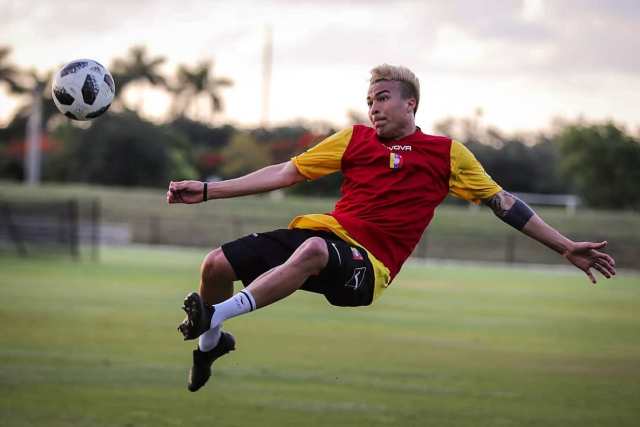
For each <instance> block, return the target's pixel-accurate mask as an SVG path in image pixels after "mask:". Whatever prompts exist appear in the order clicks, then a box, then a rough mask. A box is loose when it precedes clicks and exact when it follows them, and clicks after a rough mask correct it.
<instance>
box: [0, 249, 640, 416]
mask: <svg viewBox="0 0 640 427" xmlns="http://www.w3.org/2000/svg"><path fill="white" fill-rule="evenodd" d="M203 255H204V251H198V250H173V249H135V248H125V249H117V250H116V249H106V250H104V251H103V253H102V261H101V262H100V263H92V262H89V261H83V262H79V263H76V262H73V261H71V260H69V259H68V258H63V257H60V258H58V257H42V258H37V259H19V258H15V257H12V256H8V255H6V254H4V255H0V301H1V302H2V304H1V305H0V322H1V325H2V326H1V327H0V425H2V426H31V425H33V426H69V425H83V426H84V425H86V426H165V425H167V426H178V425H189V426H199V425H203V426H205V425H211V426H255V425H261V426H301V425H304V426H305V427H311V426H320V425H322V426H343V425H352V426H377V425H388V426H410V425H421V426H422V425H429V426H467V425H468V426H545V427H546V426H606V425H611V426H635V425H637V424H638V419H640V406H639V403H638V402H640V276H638V275H634V274H631V273H629V274H625V273H624V272H622V273H621V274H620V275H619V276H618V277H617V278H616V279H614V280H610V281H602V282H600V283H599V284H598V286H592V285H590V284H589V282H588V281H587V279H586V277H584V276H583V275H582V273H580V272H577V271H576V272H573V271H569V270H567V271H565V270H552V271H535V270H521V269H498V268H489V267H468V266H432V265H430V266H417V265H413V266H411V265H410V266H407V267H406V268H405V270H404V271H403V272H402V274H401V275H400V276H399V278H398V280H397V281H396V282H395V283H394V284H393V285H392V288H391V289H389V290H388V291H387V292H386V293H385V295H383V296H382V298H381V299H380V300H379V301H378V302H377V303H376V304H375V305H374V306H372V307H368V308H360V309H341V308H335V307H331V306H328V305H327V303H326V302H325V301H324V299H323V298H322V297H319V296H315V295H311V294H307V293H303V292H299V293H296V294H295V295H293V296H292V297H290V298H288V299H287V300H285V301H283V302H280V303H278V304H277V305H275V306H273V307H269V308H266V309H263V310H259V311H257V312H255V313H251V314H249V315H246V316H244V317H239V318H236V319H232V320H230V321H229V322H228V323H227V328H228V329H229V330H231V331H232V332H233V333H234V334H235V336H236V339H237V341H238V350H237V351H236V352H234V353H232V354H231V355H229V356H226V357H225V358H223V359H221V360H220V361H219V362H218V363H217V364H216V365H215V367H216V370H217V372H216V373H215V377H214V378H213V379H212V381H211V382H210V384H208V385H207V386H206V387H205V388H203V389H202V390H201V391H199V392H198V393H195V394H194V393H189V392H188V391H187V390H186V387H185V377H186V372H187V370H188V367H189V364H190V350H191V348H192V344H191V343H184V342H182V341H181V339H180V336H179V334H178V332H177V331H176V330H175V327H176V325H177V323H178V322H179V321H180V320H181V318H182V312H181V311H180V310H179V305H180V302H181V301H182V298H183V296H184V295H185V294H186V293H187V292H188V291H190V290H192V289H194V288H195V286H196V283H197V280H198V267H199V263H200V260H201V258H202V256H203Z"/></svg>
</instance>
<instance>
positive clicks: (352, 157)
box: [289, 125, 502, 298]
mask: <svg viewBox="0 0 640 427" xmlns="http://www.w3.org/2000/svg"><path fill="white" fill-rule="evenodd" d="M292 161H293V163H294V164H295V166H296V168H297V169H298V171H299V172H300V173H301V174H302V175H304V176H305V177H306V178H308V179H310V180H313V179H317V178H320V177H322V176H325V175H329V174H331V173H334V172H337V171H342V173H343V182H342V187H341V193H342V195H341V197H340V199H339V200H338V202H337V203H336V206H335V208H334V210H333V212H331V213H330V214H311V215H303V216H299V217H296V218H294V219H293V221H292V222H291V223H290V224H289V227H290V228H308V229H320V230H330V231H332V232H333V233H335V234H336V235H337V236H339V237H341V238H342V239H344V240H345V241H348V242H351V243H353V244H356V245H358V246H361V247H363V248H365V249H366V250H367V252H368V254H369V258H370V259H371V261H372V264H373V267H374V270H375V273H376V288H375V293H374V298H377V297H378V296H380V293H381V292H382V290H383V289H384V288H386V287H387V286H388V285H389V283H390V282H391V280H393V278H394V277H395V276H396V275H397V274H398V272H399V271H400V268H401V266H402V264H403V263H404V262H405V261H406V259H407V258H408V257H409V255H411V253H412V252H413V249H414V248H415V246H416V244H417V243H418V242H419V240H420V237H421V236H422V233H423V232H424V230H425V229H426V227H427V226H428V225H429V222H430V221H431V219H432V218H433V214H434V211H435V208H436V207H437V206H438V205H439V204H440V203H442V201H443V200H444V198H445V197H446V196H447V194H449V193H450V194H453V195H454V196H457V197H460V198H463V199H465V200H469V201H472V202H474V203H479V202H480V201H481V200H483V199H486V198H489V197H491V196H493V195H494V194H496V193H498V192H499V191H501V190H502V188H500V186H499V185H498V184H496V183H495V182H494V181H493V180H492V179H491V177H490V176H489V175H488V174H487V173H486V172H485V171H484V169H483V168H482V166H481V165H480V163H479V162H478V161H477V160H476V158H475V157H474V156H473V154H472V153H471V152H470V151H469V150H468V149H467V148H466V147H465V146H464V145H462V144H461V143H459V142H457V141H453V140H451V139H449V138H445V137H441V136H432V135H426V134H424V133H422V131H420V130H419V129H418V130H417V131H416V132H415V133H413V134H412V135H409V136H407V137H405V138H402V139H400V140H397V141H386V140H381V139H379V138H378V136H377V134H376V132H375V130H374V129H373V128H370V127H366V126H360V125H356V126H353V127H352V128H349V129H344V130H342V131H340V132H337V133H335V134H334V135H332V136H330V137H328V138H326V139H325V140H323V141H322V142H320V143H319V144H318V145H316V146H315V147H312V148H310V149H309V150H307V151H306V152H305V153H303V154H301V155H299V156H296V157H294V158H292Z"/></svg>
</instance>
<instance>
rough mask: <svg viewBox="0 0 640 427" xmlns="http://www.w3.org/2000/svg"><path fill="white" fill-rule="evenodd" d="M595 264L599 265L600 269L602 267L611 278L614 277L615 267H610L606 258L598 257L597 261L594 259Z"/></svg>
mask: <svg viewBox="0 0 640 427" xmlns="http://www.w3.org/2000/svg"><path fill="white" fill-rule="evenodd" d="M596 263H597V264H600V265H601V266H602V267H604V268H605V269H606V270H607V271H608V272H609V273H610V274H611V275H612V276H615V275H616V269H615V267H614V266H613V265H611V263H609V261H608V260H607V258H605V257H599V258H598V259H596Z"/></svg>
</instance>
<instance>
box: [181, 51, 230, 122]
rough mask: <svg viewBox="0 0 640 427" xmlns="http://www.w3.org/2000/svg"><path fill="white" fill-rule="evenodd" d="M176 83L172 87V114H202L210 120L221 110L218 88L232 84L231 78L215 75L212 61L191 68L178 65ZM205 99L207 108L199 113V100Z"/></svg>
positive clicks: (195, 115) (221, 104) (194, 115)
mask: <svg viewBox="0 0 640 427" xmlns="http://www.w3.org/2000/svg"><path fill="white" fill-rule="evenodd" d="M177 81H178V85H177V86H175V87H174V88H173V89H172V92H173V93H174V105H173V107H172V113H173V115H174V116H182V115H185V114H187V113H190V115H191V116H192V117H197V116H199V115H200V116H203V117H206V118H207V120H208V121H212V120H213V118H214V116H215V114H216V113H218V112H220V111H222V110H223V102H222V95H221V94H220V89H222V88H225V87H229V86H231V85H233V82H232V81H231V79H229V78H226V77H215V76H214V74H213V63H212V62H211V61H203V62H201V63H200V64H198V65H196V66H195V67H193V68H189V67H188V66H186V65H180V66H179V67H178V72H177ZM202 100H206V104H205V105H208V108H206V109H205V110H204V111H203V113H204V114H199V112H200V111H202V109H201V105H200V104H201V101H202Z"/></svg>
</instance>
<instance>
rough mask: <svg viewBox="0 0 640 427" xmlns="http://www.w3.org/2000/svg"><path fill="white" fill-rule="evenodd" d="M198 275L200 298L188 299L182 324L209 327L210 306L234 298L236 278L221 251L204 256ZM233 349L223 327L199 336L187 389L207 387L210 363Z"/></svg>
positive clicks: (192, 295) (218, 249) (233, 345)
mask: <svg viewBox="0 0 640 427" xmlns="http://www.w3.org/2000/svg"><path fill="white" fill-rule="evenodd" d="M200 273H201V280H200V295H198V294H195V293H194V294H190V295H189V296H187V299H186V300H185V311H187V319H185V322H187V323H189V322H192V325H193V322H194V320H195V321H197V322H200V323H203V324H204V323H206V324H207V325H209V322H210V320H211V312H212V310H211V309H210V307H211V305H213V304H216V303H218V302H221V301H224V300H226V299H228V298H229V297H231V296H232V295H233V282H234V281H235V280H236V275H235V272H234V271H233V268H232V267H231V265H230V264H229V261H228V260H227V258H226V257H225V255H224V253H223V252H222V250H221V249H220V248H217V249H214V250H213V251H211V252H209V254H207V256H206V257H205V258H204V260H203V262H202V266H201V268H200ZM200 296H202V297H200ZM189 301H190V302H189ZM185 322H183V323H182V324H181V326H182V325H184V324H185ZM234 349H235V339H234V338H233V335H231V334H229V333H227V332H222V324H220V325H218V326H217V327H215V328H210V329H208V330H206V332H204V333H203V334H201V335H200V336H199V337H198V348H197V349H195V350H194V351H193V365H192V366H191V370H190V371H189V376H188V379H187V387H188V389H189V390H190V391H197V390H198V389H200V388H201V387H202V386H203V385H204V384H206V382H207V381H208V380H209V377H211V365H212V364H213V362H214V361H215V360H216V359H218V358H219V357H221V356H223V355H225V354H227V353H228V352H230V351H232V350H234Z"/></svg>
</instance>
